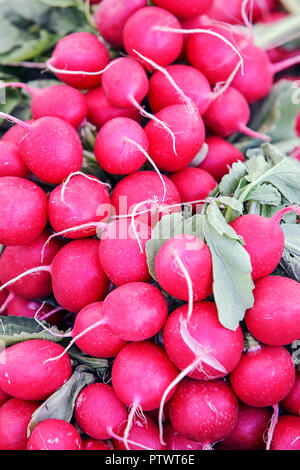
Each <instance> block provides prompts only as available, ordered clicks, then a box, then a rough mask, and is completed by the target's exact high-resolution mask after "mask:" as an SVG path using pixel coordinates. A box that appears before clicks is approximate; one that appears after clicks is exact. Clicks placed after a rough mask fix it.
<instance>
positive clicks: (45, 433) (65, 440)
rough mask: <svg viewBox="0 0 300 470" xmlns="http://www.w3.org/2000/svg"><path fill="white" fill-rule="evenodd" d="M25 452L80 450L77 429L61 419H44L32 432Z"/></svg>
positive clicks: (80, 443) (80, 442)
mask: <svg viewBox="0 0 300 470" xmlns="http://www.w3.org/2000/svg"><path fill="white" fill-rule="evenodd" d="M26 449H27V450H82V441H81V437H80V434H79V432H78V431H77V429H76V428H75V427H74V426H72V424H70V423H67V421H63V420H62V419H46V420H45V421H41V422H40V423H38V424H37V425H36V427H35V428H34V430H33V431H32V433H31V435H30V437H29V439H28V443H27V447H26Z"/></svg>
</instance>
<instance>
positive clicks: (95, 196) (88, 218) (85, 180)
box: [48, 173, 111, 238]
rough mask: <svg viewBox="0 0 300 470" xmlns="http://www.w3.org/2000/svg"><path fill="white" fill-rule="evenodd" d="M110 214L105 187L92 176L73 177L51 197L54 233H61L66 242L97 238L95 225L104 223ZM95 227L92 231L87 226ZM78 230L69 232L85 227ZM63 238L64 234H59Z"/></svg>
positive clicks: (79, 175) (49, 209) (50, 219)
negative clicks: (78, 227)
mask: <svg viewBox="0 0 300 470" xmlns="http://www.w3.org/2000/svg"><path fill="white" fill-rule="evenodd" d="M110 210H111V204H110V196H109V192H108V190H107V188H106V186H105V185H104V184H103V183H102V182H101V181H100V180H99V179H98V178H96V177H95V176H92V175H85V174H76V173H75V174H74V176H72V177H71V178H69V179H68V180H67V181H65V182H64V183H63V184H60V185H59V186H56V188H55V189H53V191H52V192H51V194H50V197H49V204H48V211H49V221H50V224H51V226H52V227H53V229H54V230H55V231H56V232H58V233H60V232H64V231H66V233H65V236H66V237H67V238H86V237H91V236H93V235H96V228H97V223H99V222H105V221H106V220H107V217H108V215H109V213H110ZM92 223H94V227H91V225H90V224H92ZM85 224H87V227H83V228H82V229H81V230H80V229H78V230H74V231H71V230H68V229H71V228H72V227H74V226H81V225H82V226H84V225H85ZM62 235H63V233H62Z"/></svg>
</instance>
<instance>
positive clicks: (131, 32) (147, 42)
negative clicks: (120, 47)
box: [123, 6, 183, 67]
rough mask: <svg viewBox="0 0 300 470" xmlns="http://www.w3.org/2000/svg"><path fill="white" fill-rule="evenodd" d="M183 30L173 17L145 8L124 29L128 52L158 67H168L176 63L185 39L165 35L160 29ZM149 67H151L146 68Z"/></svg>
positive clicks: (124, 41) (152, 8)
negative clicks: (144, 58)
mask: <svg viewBox="0 0 300 470" xmlns="http://www.w3.org/2000/svg"><path fill="white" fill-rule="evenodd" d="M161 26H162V27H164V26H168V27H172V28H176V29H177V28H180V23H179V21H178V20H177V18H176V17H175V16H174V15H172V13H170V12H168V11H166V10H164V9H162V8H158V7H151V6H150V7H146V8H141V9H139V10H138V11H136V12H135V13H133V15H131V16H130V17H129V19H128V20H127V22H126V24H125V27H124V29H123V43H124V47H125V50H126V52H127V53H128V54H129V55H132V56H135V55H136V54H135V52H134V51H135V50H136V51H138V52H140V53H141V54H143V55H144V56H146V57H147V58H149V59H152V60H154V61H155V62H156V63H157V64H159V65H162V66H165V65H169V64H171V63H172V62H174V61H175V60H176V59H177V58H178V56H179V55H180V52H181V50H182V46H183V39H182V36H181V35H178V34H173V33H170V32H167V33H166V32H161V31H159V27H161ZM145 66H146V67H148V65H146V64H145Z"/></svg>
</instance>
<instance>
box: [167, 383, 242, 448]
mask: <svg viewBox="0 0 300 470" xmlns="http://www.w3.org/2000/svg"><path fill="white" fill-rule="evenodd" d="M238 408H239V406H238V400H237V398H236V396H235V395H234V393H233V392H232V390H231V388H230V385H228V383H226V382H223V381H220V380H216V381H212V382H201V381H198V380H197V381H196V380H192V379H184V380H183V381H182V382H181V383H180V384H179V385H178V387H177V390H176V392H175V395H174V396H173V397H172V399H171V401H170V407H169V411H170V419H171V424H172V426H173V428H174V429H175V431H177V432H178V433H179V434H181V435H183V436H184V437H186V438H188V439H192V440H196V441H199V442H201V443H202V445H203V448H204V449H205V448H206V449H207V448H210V445H211V444H213V443H214V442H216V441H219V440H221V439H224V438H225V437H226V436H228V435H229V434H230V433H231V432H232V431H233V429H234V428H235V426H236V423H237V420H238Z"/></svg>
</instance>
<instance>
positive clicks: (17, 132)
mask: <svg viewBox="0 0 300 470" xmlns="http://www.w3.org/2000/svg"><path fill="white" fill-rule="evenodd" d="M33 122H34V120H33V119H28V120H27V121H25V124H32V123H33ZM25 135H26V130H25V129H24V127H23V126H21V125H20V124H15V125H14V126H12V127H10V128H9V129H8V130H7V131H6V132H5V134H4V135H3V136H2V137H1V141H2V142H10V143H12V144H15V145H18V146H19V145H20V143H21V141H22V140H23V137H25Z"/></svg>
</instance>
